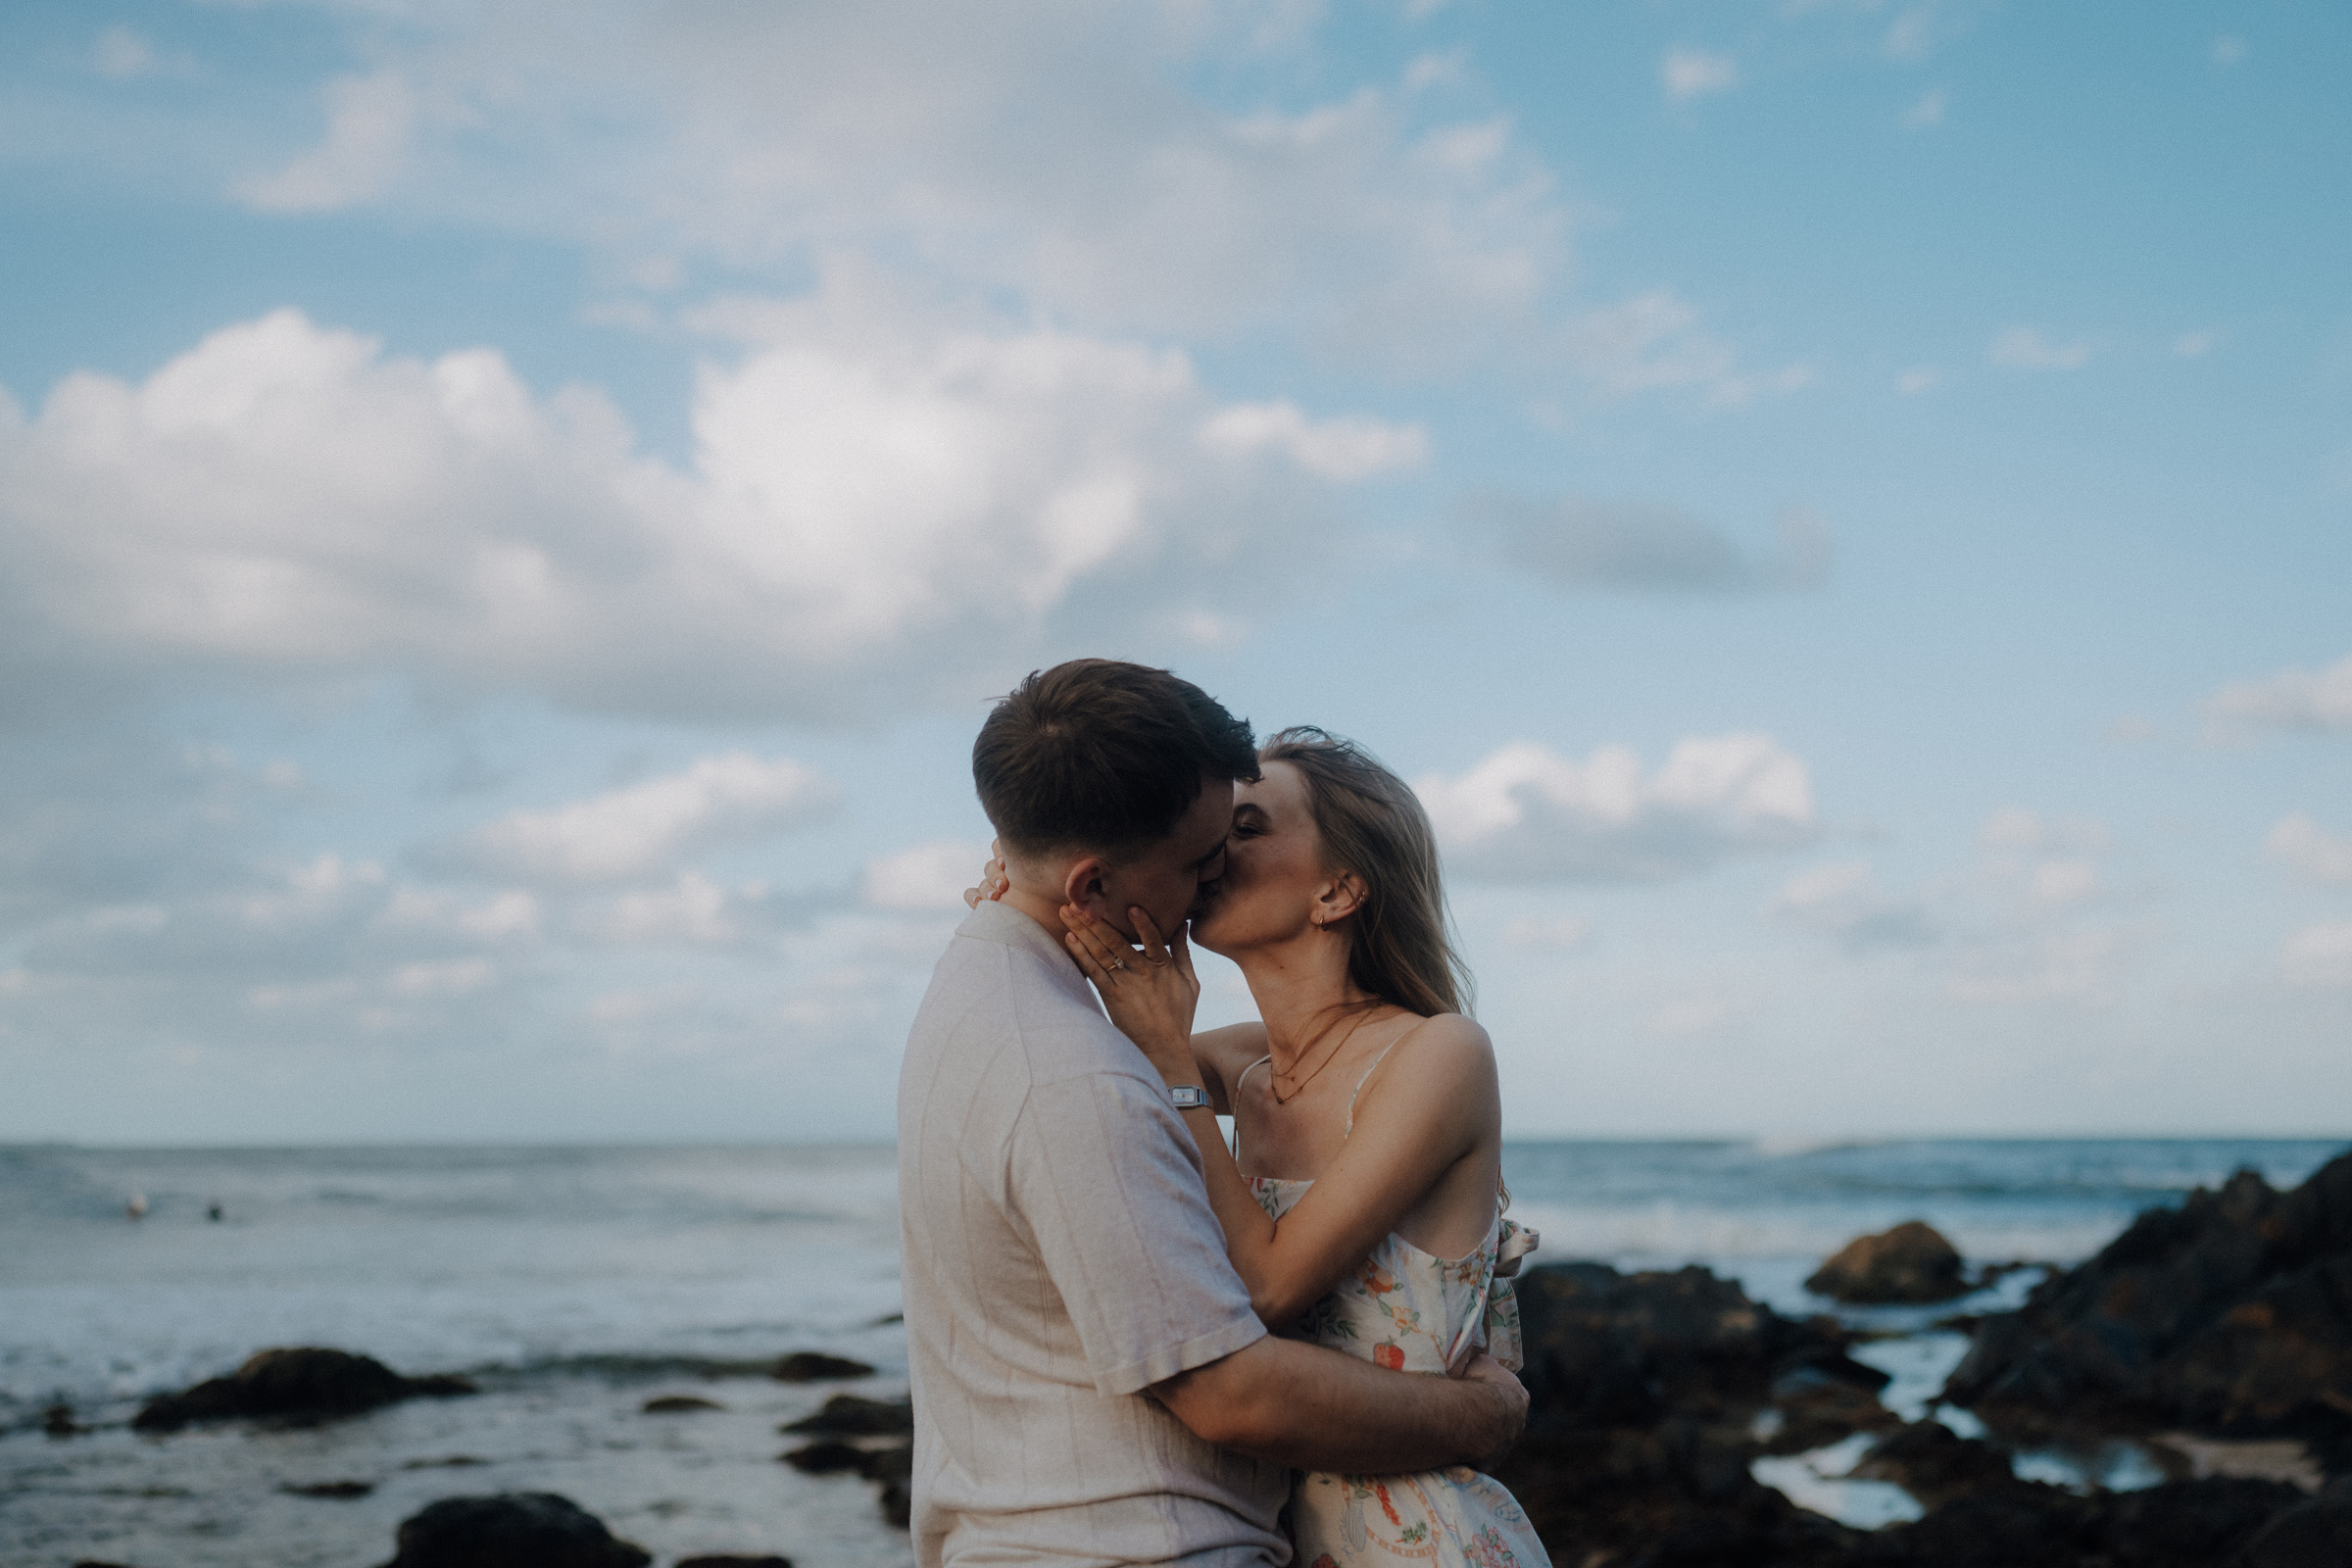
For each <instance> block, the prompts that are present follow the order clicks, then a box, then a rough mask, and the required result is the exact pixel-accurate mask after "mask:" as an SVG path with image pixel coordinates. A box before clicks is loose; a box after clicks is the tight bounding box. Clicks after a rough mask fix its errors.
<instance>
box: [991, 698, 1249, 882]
mask: <svg viewBox="0 0 2352 1568" xmlns="http://www.w3.org/2000/svg"><path fill="white" fill-rule="evenodd" d="M1256 777H1257V743H1256V740H1255V738H1254V737H1252V736H1251V734H1250V721H1249V720H1248V719H1244V718H1236V717H1234V716H1233V715H1232V714H1231V713H1228V712H1227V711H1225V710H1224V707H1223V706H1222V705H1221V704H1219V703H1218V702H1217V700H1216V699H1215V698H1213V697H1211V696H1209V695H1208V693H1206V692H1204V691H1202V690H1201V688H1200V687H1198V686H1196V685H1194V684H1193V683H1192V682H1191V681H1189V680H1181V679H1179V678H1177V677H1176V676H1174V675H1172V674H1170V673H1168V671H1166V670H1164V669H1152V668H1148V667H1147V666H1145V665H1142V664H1123V663H1120V662H1116V661H1114V660H1108V659H1073V660H1071V661H1070V662H1068V663H1066V664H1055V665H1054V667H1053V668H1052V669H1045V670H1032V671H1030V673H1029V678H1028V679H1026V680H1024V681H1022V682H1021V683H1020V685H1018V686H1016V687H1014V688H1013V689H1012V691H1011V693H1010V694H1009V695H1007V696H1006V697H1005V698H1004V699H1003V700H1002V701H1000V702H999V703H998V704H997V706H996V708H995V709H994V711H991V712H990V713H989V715H988V718H987V720H986V721H985V722H984V723H982V724H981V726H980V738H979V739H978V740H976V741H974V742H973V743H972V782H973V783H974V784H975V785H977V786H978V787H979V790H980V807H981V809H983V810H985V811H986V812H988V819H989V821H990V822H992V823H994V824H995V825H996V829H997V836H998V837H999V838H1001V839H1003V840H1004V841H1005V848H1007V849H1009V850H1013V851H1017V852H1025V853H1028V854H1037V853H1040V852H1043V851H1046V850H1054V849H1063V848H1072V849H1088V850H1120V849H1128V848H1132V847H1133V846H1135V845H1138V844H1144V843H1148V842H1150V841H1151V840H1152V839H1156V838H1161V837H1164V836H1165V835H1166V834H1168V833H1169V832H1170V831H1171V830H1173V829H1174V828H1175V826H1176V823H1177V821H1178V820H1179V819H1181V818H1182V817H1183V815H1184V813H1185V812H1186V811H1188V810H1191V809H1192V807H1193V803H1194V802H1195V801H1197V800H1199V799H1200V798H1201V787H1202V784H1203V782H1204V781H1205V780H1208V779H1212V778H1233V779H1250V780H1254V779H1256Z"/></svg>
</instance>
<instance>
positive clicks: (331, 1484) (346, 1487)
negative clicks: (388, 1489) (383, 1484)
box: [277, 1481, 375, 1499]
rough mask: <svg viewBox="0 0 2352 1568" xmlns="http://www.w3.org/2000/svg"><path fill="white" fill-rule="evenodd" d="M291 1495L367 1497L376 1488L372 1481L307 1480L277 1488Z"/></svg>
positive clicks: (339, 1497) (345, 1497) (340, 1497)
mask: <svg viewBox="0 0 2352 1568" xmlns="http://www.w3.org/2000/svg"><path fill="white" fill-rule="evenodd" d="M277 1490H278V1491H280V1492H282V1493H284V1494H285V1495H287V1496H289V1497H334V1498H338V1499H347V1498H351V1497H365V1496H367V1495H368V1494H369V1493H371V1492H373V1491H374V1490H375V1483H374V1482H372V1481H305V1482H302V1483H300V1484H296V1483H294V1482H288V1483H287V1484H286V1485H284V1486H282V1487H280V1488H278V1489H277Z"/></svg>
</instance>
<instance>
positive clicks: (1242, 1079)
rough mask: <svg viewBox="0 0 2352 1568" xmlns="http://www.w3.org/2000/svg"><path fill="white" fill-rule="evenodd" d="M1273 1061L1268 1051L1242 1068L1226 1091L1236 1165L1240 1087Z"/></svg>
mask: <svg viewBox="0 0 2352 1568" xmlns="http://www.w3.org/2000/svg"><path fill="white" fill-rule="evenodd" d="M1273 1060H1274V1054H1273V1053H1272V1052H1270V1051H1269V1052H1267V1053H1266V1054H1264V1055H1262V1056H1260V1057H1258V1058H1257V1059H1256V1060H1255V1061H1253V1062H1251V1063H1250V1065H1249V1066H1247V1067H1244V1068H1243V1069H1242V1071H1241V1076H1239V1077H1237V1078H1235V1079H1234V1081H1233V1087H1232V1088H1231V1089H1229V1090H1227V1091H1226V1094H1225V1103H1227V1104H1229V1105H1231V1106H1232V1107H1233V1162H1234V1163H1235V1164H1236V1165H1239V1164H1240V1163H1241V1162H1242V1085H1244V1084H1246V1083H1248V1082H1249V1081H1250V1074H1251V1073H1253V1072H1255V1071H1257V1069H1258V1068H1260V1067H1268V1066H1271V1065H1272V1063H1273Z"/></svg>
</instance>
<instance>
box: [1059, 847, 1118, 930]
mask: <svg viewBox="0 0 2352 1568" xmlns="http://www.w3.org/2000/svg"><path fill="white" fill-rule="evenodd" d="M1109 874H1110V868H1109V867H1108V866H1106V865H1104V864H1103V857H1101V856H1100V855H1082V856H1080V857H1079V858H1077V859H1075V860H1072V861H1071V862H1070V864H1069V869H1068V870H1066V871H1064V872H1063V873H1062V878H1061V901H1062V902H1063V903H1064V904H1074V905H1076V906H1077V907H1079V908H1081V909H1084V910H1085V911H1086V912H1087V913H1089V914H1091V915H1093V916H1094V917H1095V918H1096V919H1098V920H1107V921H1109V922H1110V923H1111V924H1113V925H1124V924H1125V923H1126V922H1125V920H1124V919H1123V918H1113V917H1112V914H1111V908H1110V900H1109V897H1108V895H1107V894H1105V892H1104V891H1103V887H1104V883H1105V880H1106V879H1107V878H1108V876H1109ZM1119 913H1120V914H1121V915H1122V916H1123V915H1124V914H1125V913H1126V911H1125V910H1120V911H1119Z"/></svg>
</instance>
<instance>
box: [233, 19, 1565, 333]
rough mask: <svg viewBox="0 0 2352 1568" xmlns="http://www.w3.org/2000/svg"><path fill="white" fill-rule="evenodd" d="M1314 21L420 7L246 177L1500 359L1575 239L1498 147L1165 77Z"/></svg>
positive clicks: (499, 222)
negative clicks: (1267, 105)
mask: <svg viewBox="0 0 2352 1568" xmlns="http://www.w3.org/2000/svg"><path fill="white" fill-rule="evenodd" d="M1313 9H1314V8H1312V7H1292V8H1288V12H1287V15H1285V16H1283V17H1280V18H1277V19H1276V20H1275V23H1274V25H1271V26H1269V25H1268V18H1267V12H1266V8H1264V7H1231V6H1217V7H1204V6H1200V5H1196V4H1192V3H1191V0H1164V3H1158V4H1145V5H1137V6H1126V7H1111V8H1092V9H1088V8H1080V9H1077V10H1073V9H1072V8H1070V7H1068V6H1067V5H1063V4H1059V3H1055V0H1031V3H1022V0H1007V3H1005V4H1000V5H992V6H989V7H987V8H985V9H984V10H973V9H970V8H965V7H956V6H947V7H941V6H937V5H928V4H908V3H900V0H875V3H872V4H866V5H858V6H849V7H822V8H809V7H775V6H768V7H760V6H753V7H721V8H706V9H704V10H702V11H699V12H697V13H696V15H695V17H694V20H693V22H692V24H691V25H688V24H684V23H681V22H680V21H679V20H678V19H677V18H675V17H674V16H671V15H669V14H668V13H667V12H665V11H664V10H662V8H660V7H659V6H657V5H655V4H651V3H648V0H573V3H569V4H564V5H557V4H554V3H552V0H514V3H511V4H507V5H502V6H497V7H490V8H478V9H469V8H447V7H442V8H425V9H423V10H412V11H410V12H409V13H408V14H407V15H406V16H405V17H404V25H403V26H402V27H401V28H400V29H399V30H398V31H397V32H392V31H390V30H388V29H375V30H372V31H370V32H369V34H368V36H367V38H366V40H365V48H366V53H367V55H368V58H369V59H371V60H372V61H373V62H374V63H375V64H376V67H377V69H376V71H375V73H373V74H371V75H368V76H366V77H358V78H349V79H346V80H343V81H340V82H337V83H334V84H331V85H330V87H329V89H328V93H329V97H330V100H331V102H330V115H329V122H330V123H329V127H328V131H327V135H326V137H325V138H324V140H323V141H322V142H321V143H319V145H318V146H317V147H315V148H313V149H311V150H310V151H307V152H304V153H302V154H300V155H299V156H297V157H295V158H294V159H293V160H292V161H291V162H289V163H287V164H286V165H284V166H283V167H282V168H279V169H276V170H274V171H272V172H269V173H267V174H264V175H261V176H259V177H256V178H250V179H247V180H245V181H243V182H241V184H240V185H239V187H238V188H239V190H240V191H241V193H242V194H244V195H245V196H246V197H247V199H248V200H252V201H255V202H257V203H260V204H263V205H267V206H270V207H273V208H299V209H322V208H328V207H335V206H341V205H348V204H351V203H355V202H361V201H368V200H381V201H385V202H388V203H393V204H397V205H400V206H402V207H404V208H406V209H408V210H410V211H413V212H417V213H419V214H422V215H426V216H429V217H434V218H454V219H456V220H459V221H466V222H471V223H480V224H487V225H490V226H494V227H502V228H508V229H514V230H520V231H522V232H525V233H530V234H534V235H543V234H547V233H551V232H552V233H560V234H564V235H566V236H568V237H573V238H576V239H579V240H582V241H584V242H586V243H587V244H589V245H592V246H594V247H597V248H598V249H599V250H601V251H603V252H605V253H606V254H607V255H608V256H610V257H612V258H613V263H614V270H615V271H616V272H619V273H630V274H637V275H642V276H644V277H646V278H647V279H648V281H649V284H650V286H652V287H653V288H654V290H655V292H663V291H665V288H666V286H667V284H666V281H665V280H664V277H663V274H665V273H666V274H668V277H669V278H671V279H675V278H681V277H691V276H692V275H693V274H694V273H695V272H696V271H697V270H698V269H699V268H701V267H702V266H704V265H706V264H707V265H710V266H713V267H716V268H719V269H723V270H727V271H729V272H731V273H734V274H736V275H744V274H746V273H748V274H750V275H755V276H758V275H766V276H770V277H775V278H779V279H780V278H783V277H788V276H791V275H793V274H795V273H796V272H799V271H801V270H804V269H805V268H806V267H807V266H808V265H809V262H810V261H811V260H812V259H814V258H816V257H818V256H820V255H823V254H827V253H838V252H841V251H856V252H859V253H863V254H869V255H881V254H888V255H891V256H894V257H897V258H900V259H902V261H903V263H904V264H905V266H906V267H907V269H908V270H911V271H914V272H918V273H922V274H925V275H943V274H944V275H948V276H953V277H956V278H957V279H959V280H960V282H961V283H962V284H965V285H969V286H973V287H979V288H988V289H1004V290H1009V291H1013V292H1015V293H1018V294H1020V295H1022V296H1023V297H1024V299H1025V302H1026V303H1029V304H1033V305H1034V306H1036V307H1038V308H1039V309H1040V311H1041V313H1042V314H1043V315H1045V316H1046V317H1048V318H1050V319H1055V320H1060V321H1067V322H1073V323H1076V324H1078V325H1080V326H1082V327H1087V328H1094V329H1107V330H1112V331H1117V332H1130V331H1138V330H1140V331H1144V332H1147V333H1151V334H1162V333H1169V332H1177V333H1192V332H1206V333H1218V334H1223V333H1229V332H1233V331H1236V330H1241V329H1250V330H1260V331H1264V330H1272V331H1281V332H1285V333H1296V334H1298V335H1299V337H1301V338H1303V339H1305V340H1307V341H1309V342H1312V343H1314V344H1316V345H1318V346H1319V347H1321V348H1323V349H1326V350H1328V351H1330V352H1333V353H1336V354H1341V355H1345V356H1350V357H1365V358H1369V359H1372V360H1375V361H1380V362H1382V363H1395V362H1398V361H1403V362H1417V361H1419V360H1420V359H1422V358H1424V357H1429V356H1435V357H1437V358H1438V359H1440V360H1443V361H1446V362H1447V363H1456V362H1458V360H1459V358H1460V356H1461V355H1462V354H1464V353H1465V352H1472V351H1491V350H1493V349H1495V347H1497V346H1501V347H1509V346H1511V345H1512V344H1513V343H1514V342H1515V341H1516V339H1515V337H1514V335H1513V334H1512V332H1511V330H1510V327H1511V325H1512V324H1515V323H1516V322H1518V321H1519V320H1520V319H1522V318H1524V317H1525V315H1526V313H1527V312H1528V311H1530V310H1531V309H1533V308H1534V307H1535V306H1536V304H1537V303H1538V302H1539V300H1540V298H1541V296H1542V295H1543V294H1544V291H1545V290H1546V289H1547V288H1548V287H1549V286H1550V285H1551V283H1552V282H1553V281H1555V280H1556V279H1557V278H1558V277H1559V276H1560V275H1561V273H1562V270H1563V268H1564V261H1565V248H1564V241H1565V235H1566V227H1567V222H1566V212H1565V208H1564V206H1563V204H1562V203H1561V202H1560V201H1559V199H1558V198H1557V196H1556V194H1555V192H1554V191H1553V190H1552V188H1551V183H1550V180H1549V178H1548V176H1547V175H1546V173H1545V172H1544V169H1543V167H1542V165H1541V163H1540V162H1539V161H1538V160H1537V159H1536V158H1535V157H1534V156H1533V154H1532V153H1531V152H1530V151H1529V150H1528V149H1527V148H1526V147H1525V145H1524V144H1523V143H1521V142H1520V140H1519V139H1518V138H1517V137H1516V136H1515V135H1514V134H1512V133H1511V132H1510V131H1509V129H1508V128H1507V127H1502V128H1501V129H1500V130H1499V132H1498V133H1497V134H1495V135H1490V136H1488V137H1487V140H1488V141H1489V142H1490V143H1491V151H1490V155H1489V156H1485V157H1481V158H1473V159H1464V158H1462V157H1459V156H1457V155H1458V153H1459V152H1460V151H1461V149H1462V147H1463V145H1464V138H1463V136H1462V134H1461V133H1462V132H1463V130H1464V129H1465V127H1461V126H1455V125H1449V124H1446V123H1432V122H1431V119H1430V114H1429V111H1428V109H1427V108H1426V107H1421V104H1422V100H1421V99H1419V98H1418V97H1417V96H1416V95H1415V94H1414V93H1413V92H1411V91H1410V90H1405V91H1402V92H1391V91H1387V90H1384V89H1379V88H1374V87H1364V88H1361V89H1358V90H1345V89H1343V91H1342V93H1341V95H1340V96H1337V97H1336V98H1333V99H1331V100H1329V101H1324V102H1320V103H1312V104H1310V105H1308V106H1307V107H1306V108H1304V109H1302V110H1299V111H1296V112H1289V111H1286V112H1255V113H1239V114H1236V113H1231V112H1227V111H1224V110H1221V109H1220V108H1218V107H1214V106H1212V105H1210V104H1208V103H1205V102H1203V101H1202V100H1201V99H1200V98H1198V97H1196V96H1193V95H1191V94H1189V93H1188V92H1186V91H1185V90H1184V88H1183V86H1182V85H1181V83H1182V82H1183V80H1184V78H1185V77H1186V76H1187V75H1188V74H1189V73H1190V68H1192V67H1194V66H1197V65H1198V64H1199V63H1200V62H1201V61H1203V60H1222V59H1225V58H1229V57H1230V56H1231V55H1233V54H1234V53H1236V52H1240V53H1244V54H1250V53H1259V54H1267V53H1280V52H1284V51H1297V50H1299V49H1300V48H1302V47H1303V46H1304V45H1305V44H1306V43H1308V42H1309V41H1310V39H1311V34H1312V25H1311V23H1312V15H1311V14H1312V11H1313ZM1481 134H1485V133H1484V132H1482V133H1481ZM1478 139H1479V137H1478V136H1472V137H1471V138H1470V140H1472V141H1476V140H1478ZM405 172H414V173H415V174H416V176H417V177H408V174H407V173H405ZM428 175H429V177H426V176H428ZM1496 318H1499V319H1496Z"/></svg>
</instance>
